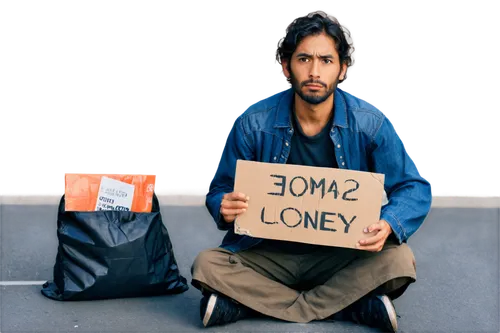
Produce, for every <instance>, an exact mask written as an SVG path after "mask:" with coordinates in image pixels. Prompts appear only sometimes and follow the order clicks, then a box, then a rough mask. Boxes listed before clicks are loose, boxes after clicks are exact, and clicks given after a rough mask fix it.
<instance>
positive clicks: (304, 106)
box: [295, 94, 334, 128]
mask: <svg viewBox="0 0 500 333" xmlns="http://www.w3.org/2000/svg"><path fill="white" fill-rule="evenodd" d="M333 95H334V94H331V95H330V96H329V97H328V99H327V100H326V101H324V102H323V103H320V104H309V103H307V102H305V101H304V100H303V99H302V98H300V96H299V95H297V94H295V114H296V115H297V119H298V120H299V122H300V125H301V126H302V127H309V126H314V127H319V128H323V127H324V126H325V125H326V124H327V123H328V121H329V120H330V117H331V116H332V113H333Z"/></svg>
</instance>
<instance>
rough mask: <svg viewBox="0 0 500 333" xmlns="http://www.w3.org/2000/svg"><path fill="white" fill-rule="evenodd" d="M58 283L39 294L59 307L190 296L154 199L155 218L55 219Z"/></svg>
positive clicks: (69, 215) (100, 214)
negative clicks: (81, 302) (96, 301)
mask: <svg viewBox="0 0 500 333" xmlns="http://www.w3.org/2000/svg"><path fill="white" fill-rule="evenodd" d="M57 237H58V239H59V246H58V251H57V257H56V263H55V265H54V280H53V281H47V282H46V283H45V284H44V285H43V289H42V290H41V292H42V294H43V295H44V296H47V297H49V298H51V299H55V300H59V301H70V300H71V301H76V300H94V299H109V298H123V297H138V296H153V295H164V294H177V293H182V292H184V291H186V290H188V285H187V283H186V279H185V278H184V277H183V276H181V274H180V273H179V269H178V266H177V262H176V259H175V256H174V252H173V248H172V243H171V242H170V237H169V235H168V232H167V229H166V227H165V226H164V225H163V222H162V218H161V214H160V206H159V203H158V198H157V197H156V195H154V196H153V206H152V210H151V213H135V212H124V211H95V212H66V211H65V209H64V196H63V197H62V198H61V201H60V203H59V212H58V217H57Z"/></svg>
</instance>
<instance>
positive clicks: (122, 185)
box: [65, 174, 156, 213]
mask: <svg viewBox="0 0 500 333" xmlns="http://www.w3.org/2000/svg"><path fill="white" fill-rule="evenodd" d="M155 181H156V176H153V175H114V174H66V177H65V183H66V189H65V209H66V211H79V212H88V211H98V210H121V211H132V212H139V213H149V212H151V208H152V205H153V193H154V188H155Z"/></svg>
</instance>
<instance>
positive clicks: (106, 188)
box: [95, 176, 135, 211]
mask: <svg viewBox="0 0 500 333" xmlns="http://www.w3.org/2000/svg"><path fill="white" fill-rule="evenodd" d="M134 189H135V186H134V185H132V184H127V183H124V182H121V181H119V180H115V179H113V178H108V177H104V176H103V177H102V179H101V186H100V187H99V193H98V194H97V203H96V206H95V210H121V211H130V210H131V209H132V200H133V198H134Z"/></svg>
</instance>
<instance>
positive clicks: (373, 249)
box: [356, 241, 383, 252]
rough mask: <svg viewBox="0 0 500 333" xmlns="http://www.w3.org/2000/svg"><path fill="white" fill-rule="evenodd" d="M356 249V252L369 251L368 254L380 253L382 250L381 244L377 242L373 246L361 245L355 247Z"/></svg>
mask: <svg viewBox="0 0 500 333" xmlns="http://www.w3.org/2000/svg"><path fill="white" fill-rule="evenodd" d="M356 248H357V249H358V250H363V251H369V252H380V251H382V248H383V242H382V241H380V242H377V243H375V244H372V245H366V246H363V245H356Z"/></svg>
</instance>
